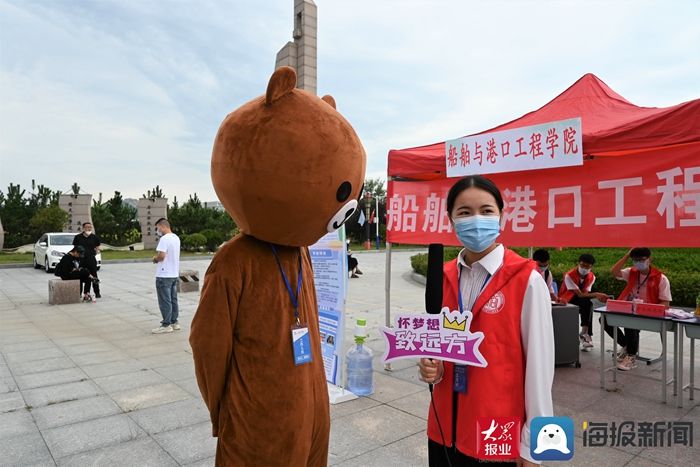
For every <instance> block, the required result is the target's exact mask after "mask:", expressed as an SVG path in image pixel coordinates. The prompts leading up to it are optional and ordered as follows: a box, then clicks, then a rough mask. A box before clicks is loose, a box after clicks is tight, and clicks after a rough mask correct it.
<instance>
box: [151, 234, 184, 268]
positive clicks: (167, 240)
mask: <svg viewBox="0 0 700 467" xmlns="http://www.w3.org/2000/svg"><path fill="white" fill-rule="evenodd" d="M156 251H162V252H163V253H165V258H164V259H163V261H161V262H160V263H158V264H157V268H156V277H179V276H180V238H179V237H178V236H177V235H175V234H174V233H172V232H171V233H168V234H165V235H163V236H162V237H160V240H159V241H158V246H157V247H156Z"/></svg>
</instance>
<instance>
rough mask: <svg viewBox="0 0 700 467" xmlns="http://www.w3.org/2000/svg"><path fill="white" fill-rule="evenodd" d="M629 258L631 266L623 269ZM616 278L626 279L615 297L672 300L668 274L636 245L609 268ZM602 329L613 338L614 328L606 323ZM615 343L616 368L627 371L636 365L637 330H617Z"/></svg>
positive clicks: (651, 300)
mask: <svg viewBox="0 0 700 467" xmlns="http://www.w3.org/2000/svg"><path fill="white" fill-rule="evenodd" d="M629 258H632V265H633V266H632V267H631V268H624V269H623V268H622V267H623V266H624V265H625V263H626V262H627V260H628V259H629ZM612 273H613V276H615V278H616V279H619V280H621V281H625V282H627V286H626V287H625V289H624V290H623V291H622V293H620V296H619V297H618V300H628V301H633V300H643V301H644V302H645V303H655V304H661V305H664V306H666V307H668V305H669V304H670V303H671V284H670V282H669V281H668V277H666V275H665V274H663V273H662V272H661V271H659V270H658V269H656V268H654V267H652V266H651V250H650V249H649V248H644V247H637V248H632V249H631V250H630V251H628V252H627V253H625V255H624V256H623V257H622V258H620V260H619V261H618V262H617V263H615V264H614V265H613V267H612ZM605 332H607V333H608V335H609V336H610V337H613V335H614V334H613V327H612V326H610V325H605ZM617 343H618V344H619V345H620V347H622V349H621V352H620V354H619V355H617V368H618V369H619V370H622V371H628V370H631V369H632V368H635V367H636V366H637V352H638V351H639V329H629V328H625V331H624V333H623V332H622V330H621V329H618V330H617Z"/></svg>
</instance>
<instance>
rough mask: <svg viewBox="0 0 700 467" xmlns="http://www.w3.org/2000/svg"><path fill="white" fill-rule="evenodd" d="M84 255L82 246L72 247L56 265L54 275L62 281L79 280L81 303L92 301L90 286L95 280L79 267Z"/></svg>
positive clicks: (87, 271) (84, 269)
mask: <svg viewBox="0 0 700 467" xmlns="http://www.w3.org/2000/svg"><path fill="white" fill-rule="evenodd" d="M84 254H85V248H83V247H82V246H80V245H78V246H74V247H73V249H72V250H71V251H69V252H68V253H66V254H65V255H63V257H62V258H61V261H59V263H58V264H57V265H56V270H55V271H54V274H55V275H56V276H58V277H60V278H61V279H63V280H75V279H79V280H80V294H81V295H82V296H83V301H85V302H91V301H94V299H93V298H92V296H91V295H90V286H92V281H93V279H95V278H94V277H93V276H92V275H91V274H90V271H89V270H87V269H86V268H82V267H80V258H81V257H82V256H83V255H84Z"/></svg>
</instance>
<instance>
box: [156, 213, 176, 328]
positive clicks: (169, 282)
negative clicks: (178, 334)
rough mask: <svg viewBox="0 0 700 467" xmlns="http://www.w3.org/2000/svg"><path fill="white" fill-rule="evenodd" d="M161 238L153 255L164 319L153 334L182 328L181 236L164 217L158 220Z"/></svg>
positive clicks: (158, 230)
mask: <svg viewBox="0 0 700 467" xmlns="http://www.w3.org/2000/svg"><path fill="white" fill-rule="evenodd" d="M156 229H157V232H158V234H157V235H158V236H159V237H160V240H158V246H157V247H156V252H157V253H158V254H157V255H156V256H154V257H153V263H154V264H156V265H157V268H156V292H157V294H158V307H159V308H160V314H161V316H162V317H163V320H162V321H161V322H160V326H159V327H157V328H155V329H154V330H153V331H151V332H152V333H153V334H164V333H169V332H173V331H179V330H180V323H178V321H177V318H178V315H179V311H180V310H179V307H178V303H177V281H178V280H179V279H180V238H179V237H178V236H177V235H175V234H174V233H173V231H172V230H171V229H170V222H168V220H167V219H165V218H162V219H159V220H158V221H157V222H156Z"/></svg>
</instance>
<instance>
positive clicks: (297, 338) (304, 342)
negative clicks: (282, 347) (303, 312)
mask: <svg viewBox="0 0 700 467" xmlns="http://www.w3.org/2000/svg"><path fill="white" fill-rule="evenodd" d="M292 348H293V349H294V364H295V365H303V364H304V363H309V362H310V361H311V340H310V338H309V328H307V327H299V326H293V327H292Z"/></svg>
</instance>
